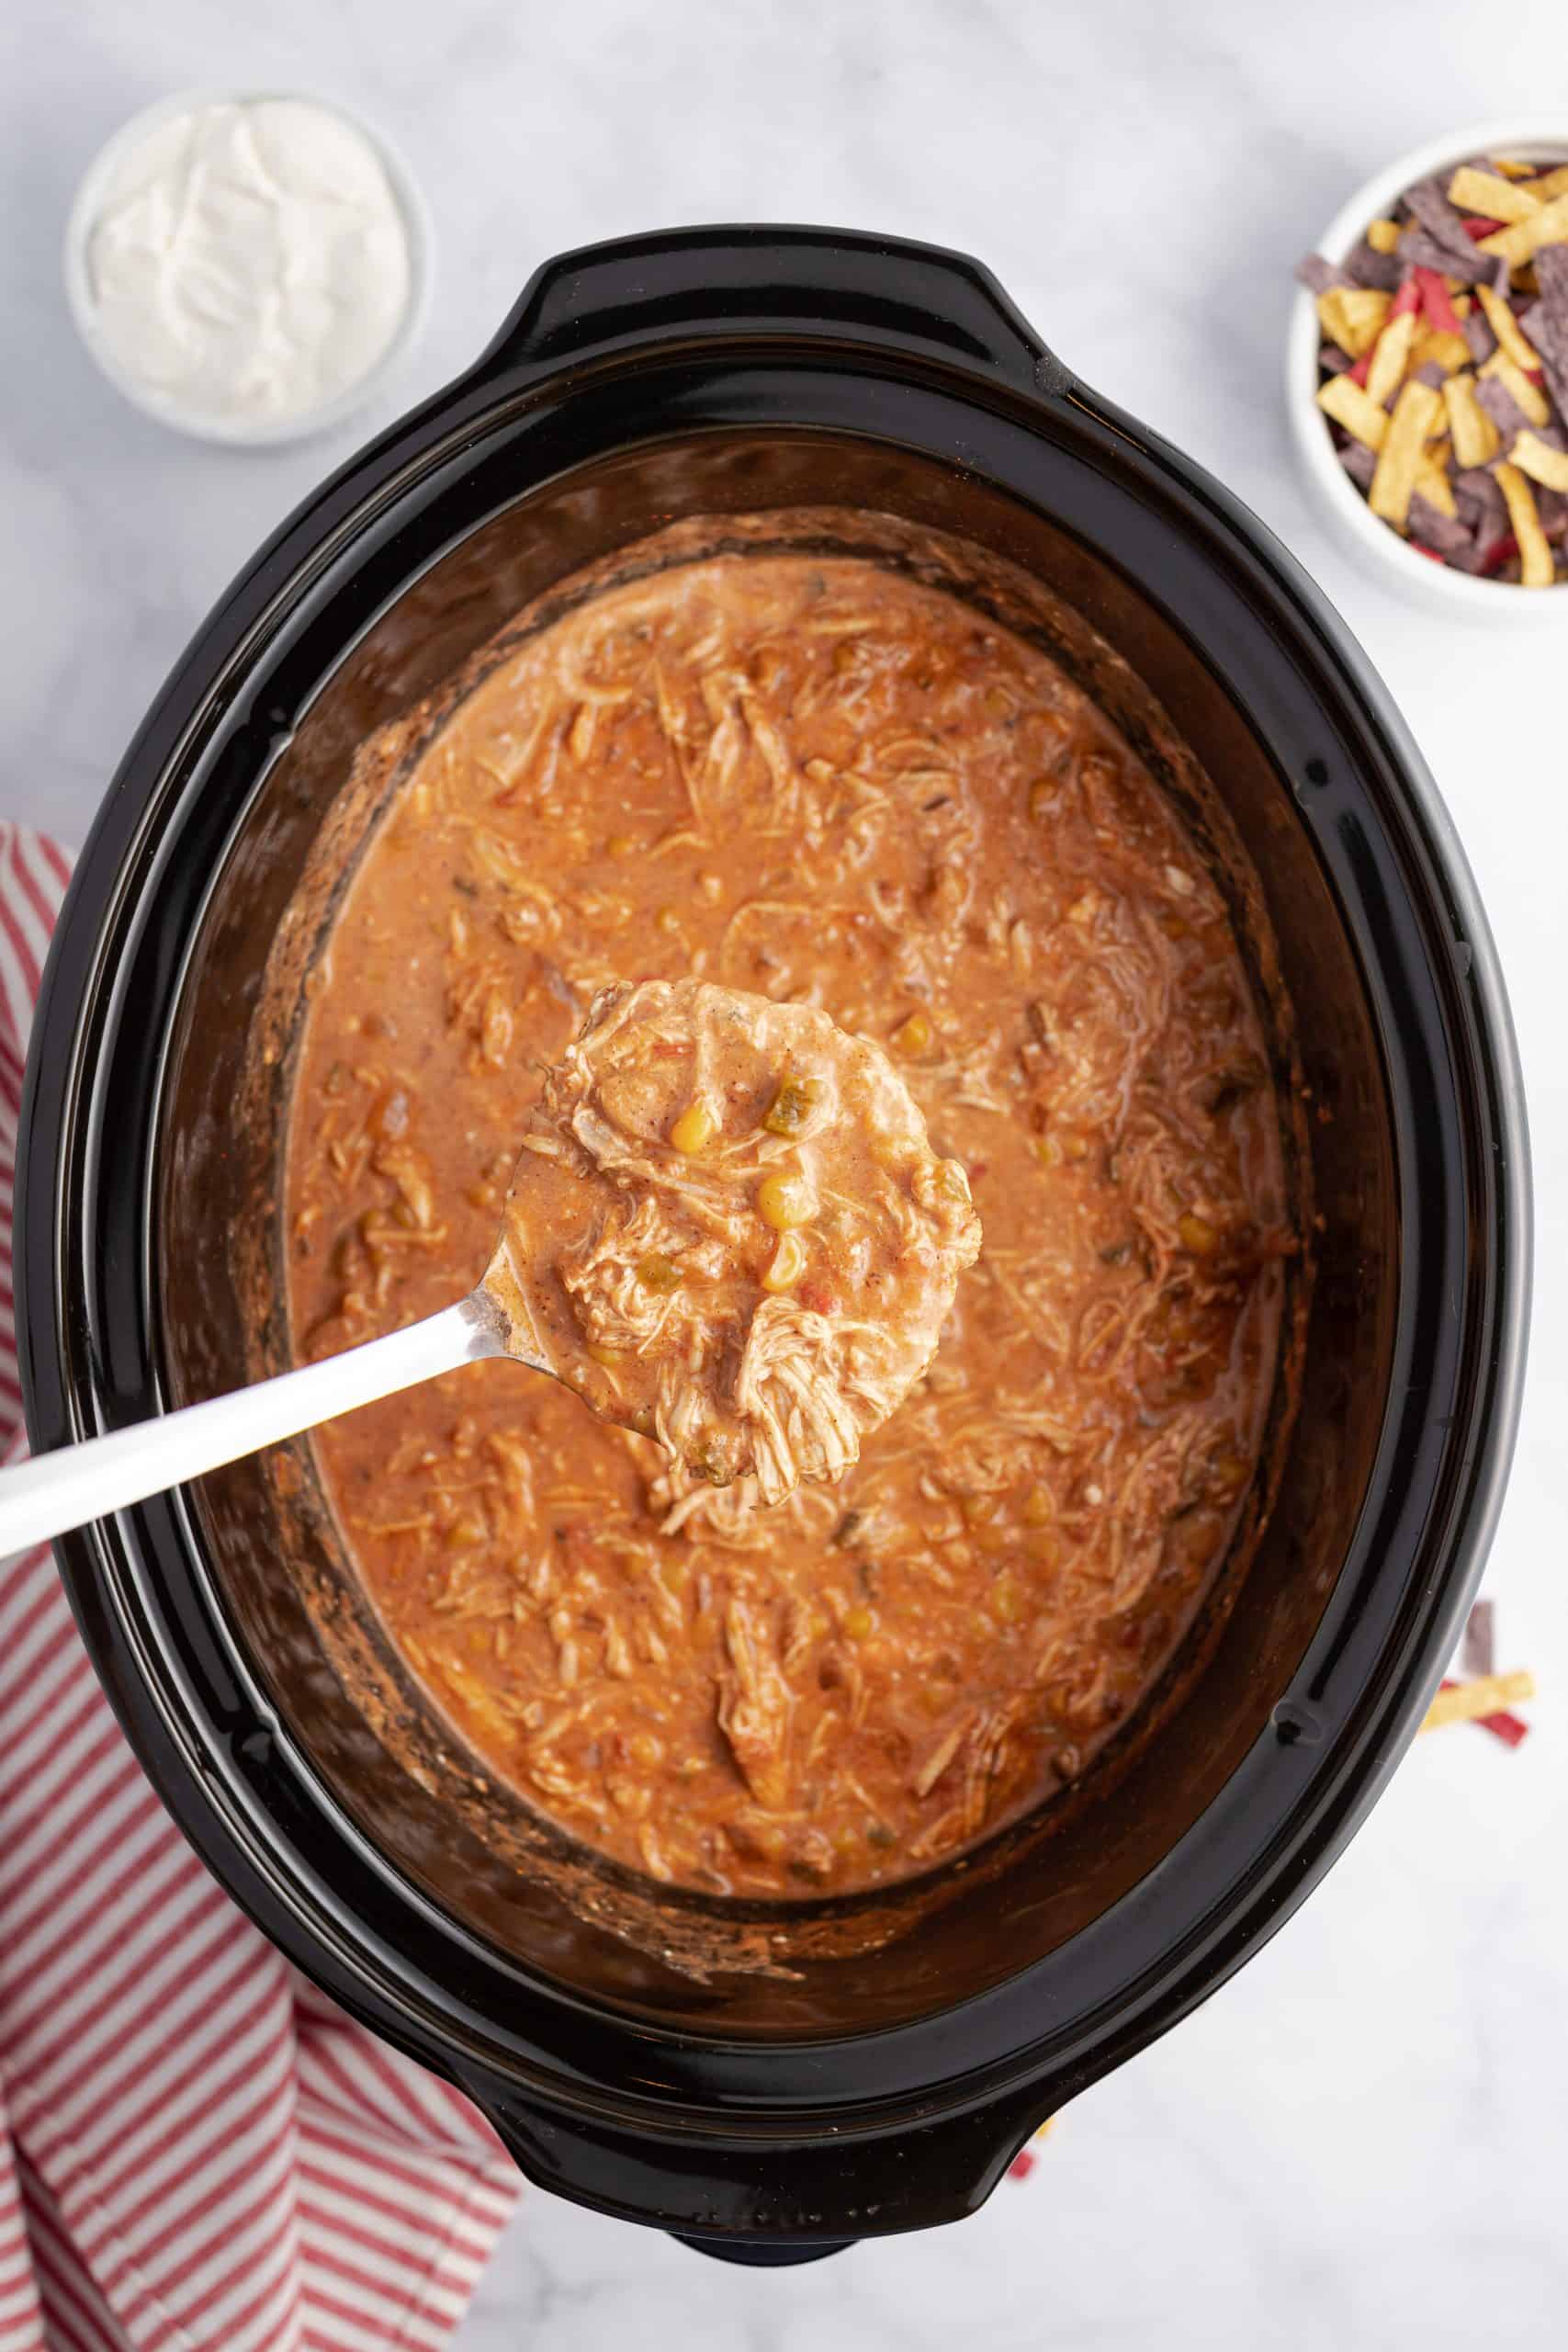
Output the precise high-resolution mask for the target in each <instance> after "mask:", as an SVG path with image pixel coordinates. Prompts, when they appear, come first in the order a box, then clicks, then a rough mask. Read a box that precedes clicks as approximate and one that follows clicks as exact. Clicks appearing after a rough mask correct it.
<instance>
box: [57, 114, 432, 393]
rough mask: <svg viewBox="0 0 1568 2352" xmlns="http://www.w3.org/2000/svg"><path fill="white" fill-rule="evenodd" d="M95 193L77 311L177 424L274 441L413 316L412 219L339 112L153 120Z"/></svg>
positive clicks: (133, 132)
mask: <svg viewBox="0 0 1568 2352" xmlns="http://www.w3.org/2000/svg"><path fill="white" fill-rule="evenodd" d="M84 197H85V199H86V203H87V209H86V218H85V223H84V224H83V232H82V240H81V265H82V266H81V271H80V280H81V282H80V283H79V284H78V285H77V287H76V288H75V289H74V292H75V297H76V301H77V307H78V312H79V315H80V314H81V313H82V312H83V311H85V316H83V317H82V324H83V326H84V328H85V332H86V333H87V335H88V340H89V343H90V344H91V345H93V346H94V348H95V350H96V355H97V356H98V357H99V359H100V361H101V363H102V364H103V365H104V367H105V368H106V369H107V372H108V374H109V375H110V376H111V377H112V378H114V379H116V380H118V382H119V383H120V384H121V386H122V388H123V389H124V390H126V391H128V392H129V393H130V395H131V397H132V398H133V399H136V400H139V401H141V404H142V405H143V406H144V407H148V408H151V409H152V410H153V411H154V413H160V414H164V415H165V416H166V417H167V418H168V421H169V422H170V423H172V424H186V425H188V426H191V427H193V428H194V429H196V430H197V431H202V430H209V431H212V432H216V433H218V434H219V435H221V436H222V437H224V438H230V439H245V438H249V437H252V436H253V435H254V437H257V438H270V437H273V435H274V434H275V433H276V431H277V430H278V429H279V428H284V427H287V426H288V425H289V424H294V423H303V422H305V421H307V420H310V419H311V418H313V417H314V416H315V415H316V414H317V413H319V412H321V411H322V410H324V409H326V408H328V407H330V406H332V405H333V403H335V402H341V401H342V400H343V399H344V395H346V394H348V393H349V392H351V391H352V390H353V388H354V387H355V385H357V384H360V383H363V382H364V380H365V379H367V377H368V376H369V374H370V373H371V371H372V369H374V368H375V367H376V365H377V363H378V361H379V360H380V359H381V358H382V357H383V356H385V355H386V353H387V352H388V350H389V346H390V345H391V344H392V342H393V340H394V338H395V337H396V336H397V334H398V332H399V329H400V326H401V325H402V323H403V322H404V320H405V319H406V318H407V316H408V313H409V311H410V306H411V302H412V294H413V265H412V257H411V248H410V232H409V220H408V218H407V215H406V214H405V211H404V209H403V206H402V205H401V204H400V200H399V198H398V195H397V193H396V192H395V191H394V188H393V187H392V184H391V181H390V179H389V176H388V173H387V169H386V166H385V164H384V163H383V161H382V158H381V155H380V153H378V150H377V148H376V147H375V146H374V145H373V144H372V142H371V141H370V140H369V139H368V138H367V135H366V134H365V133H364V132H363V131H361V130H358V129H357V128H356V127H355V125H354V124H353V123H351V122H349V121H347V120H346V119H344V117H343V116H342V115H339V114H336V113H334V112H333V111H332V110H330V109H329V108H328V107H322V106H318V105H315V104H312V103H311V102H310V101H308V100H304V99H297V98H257V99H251V100H237V101H234V102H231V103H228V102H226V103H214V104H205V105H195V106H192V107H189V108H186V109H184V110H182V111H178V112H175V113H173V114H169V113H163V114H160V115H155V116H154V117H153V119H152V120H151V121H150V122H149V123H148V124H147V126H146V128H145V129H143V130H141V131H140V133H139V132H138V127H137V125H136V124H134V123H133V124H131V125H130V127H129V130H128V132H127V133H126V134H123V135H122V140H121V141H117V142H116V143H115V145H114V146H113V147H111V149H110V150H109V151H108V153H107V156H106V157H105V158H104V163H103V167H102V169H101V171H100V173H99V174H98V175H96V176H95V175H89V180H88V183H87V185H86V187H85V189H84Z"/></svg>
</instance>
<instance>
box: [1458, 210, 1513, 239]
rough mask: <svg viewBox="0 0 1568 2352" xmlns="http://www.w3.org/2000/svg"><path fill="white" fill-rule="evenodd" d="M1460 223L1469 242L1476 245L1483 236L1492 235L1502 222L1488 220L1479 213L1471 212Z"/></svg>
mask: <svg viewBox="0 0 1568 2352" xmlns="http://www.w3.org/2000/svg"><path fill="white" fill-rule="evenodd" d="M1460 225H1461V228H1462V229H1463V231H1464V233H1465V235H1466V236H1467V237H1468V238H1469V239H1470V242H1471V243H1472V245H1478V244H1479V243H1481V240H1482V238H1483V237H1490V236H1493V235H1494V234H1495V232H1496V231H1497V230H1499V229H1500V228H1501V227H1502V225H1503V223H1502V222H1501V220H1486V219H1485V218H1484V217H1483V215H1481V214H1476V213H1472V216H1471V217H1470V219H1469V220H1464V221H1461V224H1460Z"/></svg>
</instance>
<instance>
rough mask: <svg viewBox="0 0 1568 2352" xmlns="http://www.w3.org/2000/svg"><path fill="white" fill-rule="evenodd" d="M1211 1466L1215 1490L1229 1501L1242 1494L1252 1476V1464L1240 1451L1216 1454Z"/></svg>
mask: <svg viewBox="0 0 1568 2352" xmlns="http://www.w3.org/2000/svg"><path fill="white" fill-rule="evenodd" d="M1211 1466H1212V1469H1213V1482H1214V1487H1215V1491H1216V1492H1217V1493H1218V1494H1220V1495H1221V1496H1223V1497H1224V1498H1225V1499H1226V1500H1227V1501H1229V1500H1230V1499H1232V1498H1234V1497H1235V1496H1236V1495H1239V1494H1240V1492H1241V1490H1242V1488H1243V1487H1245V1486H1246V1484H1247V1480H1248V1479H1249V1478H1250V1477H1251V1476H1252V1464H1250V1462H1245V1461H1243V1459H1242V1457H1241V1455H1240V1454H1239V1453H1220V1454H1216V1455H1215V1457H1214V1460H1213V1464H1212V1465H1211Z"/></svg>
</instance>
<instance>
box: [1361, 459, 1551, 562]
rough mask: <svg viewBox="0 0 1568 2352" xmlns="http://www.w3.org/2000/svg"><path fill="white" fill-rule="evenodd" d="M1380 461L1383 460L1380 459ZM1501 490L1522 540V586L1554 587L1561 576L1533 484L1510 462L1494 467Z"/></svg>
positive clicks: (1510, 516)
mask: <svg viewBox="0 0 1568 2352" xmlns="http://www.w3.org/2000/svg"><path fill="white" fill-rule="evenodd" d="M1379 462H1380V464H1381V463H1382V460H1381V459H1380V460H1379ZM1493 470H1494V473H1495V479H1496V483H1497V487H1498V489H1499V490H1500V491H1501V492H1502V493H1503V496H1504V499H1505V500H1506V503H1507V508H1508V520H1509V522H1510V523H1511V524H1512V525H1513V526H1514V537H1515V538H1516V539H1517V541H1518V543H1519V585H1520V586H1521V587H1522V588H1550V587H1551V586H1552V585H1553V583H1554V582H1555V581H1556V578H1557V566H1556V563H1555V561H1554V560H1553V557H1552V553H1551V542H1550V541H1549V540H1548V538H1547V536H1546V533H1545V532H1544V531H1543V530H1542V529H1541V527H1540V514H1539V512H1538V510H1537V507H1536V503H1535V496H1534V493H1533V492H1532V491H1531V489H1530V486H1529V482H1528V481H1526V480H1525V477H1524V475H1523V474H1522V473H1520V471H1519V469H1518V468H1517V466H1511V465H1509V464H1507V463H1506V461H1505V462H1504V463H1503V464H1501V465H1499V466H1496V467H1495V468H1494V469H1493Z"/></svg>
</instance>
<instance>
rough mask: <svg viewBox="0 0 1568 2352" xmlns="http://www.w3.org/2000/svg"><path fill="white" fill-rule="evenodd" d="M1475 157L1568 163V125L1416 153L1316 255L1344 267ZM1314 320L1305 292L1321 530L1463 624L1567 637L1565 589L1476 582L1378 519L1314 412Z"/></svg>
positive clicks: (1297, 334) (1309, 457)
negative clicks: (1397, 215) (1364, 243)
mask: <svg viewBox="0 0 1568 2352" xmlns="http://www.w3.org/2000/svg"><path fill="white" fill-rule="evenodd" d="M1474 155H1517V156H1518V157H1519V158H1520V159H1521V161H1524V162H1527V163H1540V164H1561V163H1568V119H1565V118H1563V117H1562V116H1558V117H1556V118H1555V119H1547V118H1546V117H1544V116H1540V115H1525V116H1522V117H1519V118H1517V119H1514V118H1509V117H1505V118H1504V119H1502V120H1501V121H1498V122H1480V123H1476V124H1475V125H1474V126H1473V127H1472V129H1470V130H1456V131H1452V132H1450V133H1449V134H1448V135H1447V136H1446V137H1444V138H1442V139H1432V140H1428V141H1427V144H1426V145H1425V146H1424V147H1415V148H1412V149H1411V151H1410V153H1408V154H1407V155H1401V156H1400V157H1399V159H1398V160H1397V162H1395V163H1393V164H1389V165H1388V167H1387V169H1386V170H1384V171H1381V172H1379V173H1378V174H1377V175H1376V177H1375V178H1373V179H1370V180H1368V182H1367V183H1366V185H1365V187H1359V188H1358V189H1357V191H1356V193H1355V195H1354V196H1353V197H1351V198H1349V200H1348V203H1346V204H1344V205H1342V206H1341V208H1340V209H1339V210H1338V211H1337V213H1336V214H1335V216H1334V218H1333V220H1331V221H1330V222H1329V224H1328V226H1327V228H1326V229H1325V231H1324V232H1323V234H1322V236H1321V237H1319V238H1318V240H1317V242H1316V243H1315V245H1314V248H1313V250H1314V252H1316V253H1320V254H1323V256H1324V258H1325V260H1327V261H1335V262H1338V261H1343V260H1344V258H1345V256H1346V254H1348V252H1349V251H1350V248H1351V246H1352V245H1354V244H1355V243H1356V242H1357V240H1358V238H1359V237H1360V236H1361V234H1362V233H1363V232H1364V231H1365V229H1366V226H1367V223H1368V221H1369V220H1379V219H1381V218H1382V217H1383V216H1384V215H1385V214H1386V213H1387V212H1388V211H1389V209H1391V207H1392V206H1393V204H1394V203H1396V202H1397V200H1398V198H1400V197H1402V196H1403V195H1404V191H1405V189H1406V188H1407V187H1413V186H1414V185H1415V183H1416V181H1417V180H1424V179H1426V178H1427V176H1428V175H1429V174H1431V173H1433V172H1439V171H1451V170H1452V169H1454V168H1455V166H1456V165H1458V164H1462V163H1465V162H1467V161H1468V160H1469V159H1470V158H1471V157H1472V156H1474ZM1321 340H1322V335H1321V330H1320V328H1319V325H1318V318H1317V311H1316V308H1315V306H1314V302H1313V299H1312V296H1311V295H1310V294H1309V293H1308V292H1307V290H1306V288H1304V287H1303V288H1302V290H1301V292H1300V293H1299V294H1298V295H1297V297H1296V300H1295V307H1294V309H1293V310H1292V313H1291V327H1290V334H1289V336H1288V338H1287V341H1286V345H1285V407H1286V413H1287V414H1288V415H1289V417H1290V421H1291V438H1292V442H1293V443H1294V446H1295V451H1296V455H1297V457H1298V458H1299V459H1300V461H1301V468H1302V471H1303V474H1304V475H1305V477H1306V481H1307V488H1308V491H1309V492H1310V493H1311V496H1312V498H1313V500H1314V503H1315V505H1316V507H1317V510H1318V512H1319V514H1320V515H1321V516H1322V517H1323V520H1324V521H1325V523H1326V524H1327V526H1328V527H1329V529H1330V530H1331V531H1332V532H1333V533H1334V536H1335V537H1336V538H1337V539H1338V540H1339V542H1340V543H1341V545H1342V546H1344V547H1346V548H1348V549H1349V550H1350V551H1351V552H1352V553H1353V554H1354V555H1357V556H1359V558H1361V560H1363V561H1364V562H1365V563H1367V564H1368V565H1370V566H1371V568H1372V569H1373V570H1374V571H1378V572H1380V573H1381V574H1382V578H1383V579H1384V580H1385V581H1386V582H1387V583H1388V584H1389V586H1390V587H1396V588H1401V589H1403V590H1404V593H1405V594H1406V595H1408V596H1411V597H1414V598H1415V599H1416V602H1417V603H1419V604H1423V605H1427V606H1428V607H1429V608H1431V609H1434V610H1437V611H1440V612H1445V613H1449V614H1450V615H1453V616H1458V617H1460V618H1463V619H1466V620H1472V621H1473V620H1483V621H1509V622H1513V621H1536V622H1544V623H1548V624H1550V625H1551V626H1552V627H1555V628H1568V582H1562V581H1560V582H1558V584H1557V585H1556V587H1555V588H1521V587H1520V586H1519V585H1518V583H1517V582H1515V581H1509V580H1476V579H1473V578H1472V576H1471V574H1470V573H1469V572H1465V571H1453V570H1451V569H1450V566H1449V565H1447V564H1441V563H1434V562H1433V561H1432V560H1431V558H1430V557H1429V556H1424V555H1417V554H1416V551H1415V549H1414V548H1412V547H1410V546H1409V545H1407V543H1406V542H1405V541H1404V539H1403V538H1401V537H1400V535H1399V533H1398V532H1397V531H1394V530H1391V529H1390V527H1389V526H1388V525H1387V524H1386V523H1382V522H1380V521H1379V520H1378V518H1377V516H1376V515H1374V514H1373V513H1372V511H1371V507H1370V506H1369V505H1368V504H1367V502H1366V500H1365V499H1364V498H1363V497H1362V495H1361V493H1360V492H1359V490H1358V489H1357V488H1356V485H1355V483H1354V482H1353V481H1351V480H1350V477H1349V475H1348V473H1347V472H1346V471H1345V469H1344V467H1343V466H1342V465H1341V464H1340V463H1339V460H1338V458H1337V457H1336V456H1335V454H1334V444H1333V442H1332V440H1331V439H1330V438H1329V432H1328V423H1327V419H1326V418H1325V416H1324V413H1323V412H1322V410H1321V409H1320V408H1319V407H1318V405H1317V400H1316V393H1317V349H1318V345H1319V343H1320V341H1321Z"/></svg>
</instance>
